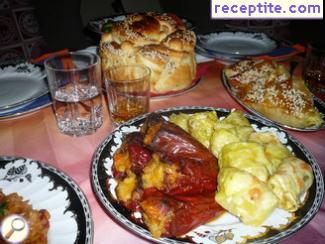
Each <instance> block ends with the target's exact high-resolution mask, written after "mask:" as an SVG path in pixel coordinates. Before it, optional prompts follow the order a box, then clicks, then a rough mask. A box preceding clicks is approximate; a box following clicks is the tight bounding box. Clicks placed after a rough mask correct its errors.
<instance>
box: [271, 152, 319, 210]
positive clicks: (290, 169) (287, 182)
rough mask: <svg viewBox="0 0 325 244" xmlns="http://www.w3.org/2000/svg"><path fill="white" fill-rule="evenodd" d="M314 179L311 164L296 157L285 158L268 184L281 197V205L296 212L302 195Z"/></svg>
mask: <svg viewBox="0 0 325 244" xmlns="http://www.w3.org/2000/svg"><path fill="white" fill-rule="evenodd" d="M313 180H314V176H313V171H312V168H311V167H310V165H309V164H307V163H306V162H304V161H303V160H301V159H298V158H296V157H289V158H286V159H284V160H283V162H282V163H281V164H280V166H279V167H278V169H277V171H276V172H275V174H274V175H272V177H271V178H270V180H269V182H268V184H269V186H270V188H272V191H273V193H274V194H275V195H276V196H277V198H278V199H279V203H280V207H281V208H283V209H285V210H288V211H291V212H294V211H296V210H297V209H298V208H299V206H300V205H301V204H302V196H303V194H305V193H306V192H307V190H308V189H309V188H310V187H311V185H312V183H313Z"/></svg>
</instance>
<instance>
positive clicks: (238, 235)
mask: <svg viewBox="0 0 325 244" xmlns="http://www.w3.org/2000/svg"><path fill="white" fill-rule="evenodd" d="M203 111H215V112H216V113H217V114H218V117H219V118H223V117H225V116H227V115H228V114H229V113H230V110H228V109H222V108H213V107H199V106H198V107H176V108H168V109H162V110H158V111H156V113H159V114H161V115H162V116H164V117H167V116H169V115H171V114H173V113H187V114H193V113H196V112H203ZM147 116H148V114H145V115H142V116H139V117H137V118H135V119H133V120H130V121H128V122H126V123H124V124H122V125H121V126H120V127H118V128H117V129H116V130H115V131H113V132H112V133H111V134H110V135H109V136H108V137H107V138H106V139H105V140H104V141H103V142H102V143H101V144H100V145H99V147H98V148H97V150H96V152H95V154H94V157H93V162H92V172H91V177H92V184H93V189H94V191H95V194H96V196H97V197H98V199H99V201H100V202H101V203H102V205H103V206H104V209H105V210H106V212H107V213H108V214H109V215H110V216H112V217H113V218H114V219H115V220H116V221H117V222H118V223H120V224H121V225H122V226H123V227H125V228H126V229H128V230H130V231H132V232H133V233H135V234H136V235H139V236H141V237H143V238H145V239H147V240H149V241H150V242H156V243H173V244H175V243H187V242H188V241H190V242H191V243H205V244H208V243H211V244H213V243H216V242H217V243H223V241H225V242H224V243H242V242H244V241H245V239H246V238H247V239H248V241H249V242H253V243H278V242H279V241H281V240H283V239H285V238H287V237H288V236H290V235H292V234H294V233H295V232H297V231H298V230H299V229H301V228H302V227H303V226H305V225H306V224H307V223H308V222H309V221H310V220H311V219H312V218H313V217H314V216H315V214H316V213H317V211H318V210H319V208H320V207H321V204H322V200H323V197H324V181H323V176H322V173H321V170H320V167H319V165H318V164H317V162H316V160H315V158H314V157H313V156H312V154H311V153H310V152H309V151H308V150H307V149H306V148H305V147H304V146H303V145H302V144H301V143H300V142H298V141H297V140H296V139H295V138H293V137H292V136H290V135H289V134H287V133H286V132H284V131H283V130H281V129H280V128H278V127H276V126H274V125H273V124H272V123H269V122H267V121H265V120H263V119H261V118H258V117H255V116H252V115H248V114H246V115H245V116H246V117H247V119H248V120H249V121H250V123H251V124H252V126H253V128H254V129H255V130H256V131H269V132H272V133H275V134H276V135H277V136H278V138H279V140H280V141H281V142H282V143H283V144H284V145H286V146H287V147H288V149H289V150H291V151H292V152H293V153H294V154H295V156H296V157H298V158H300V159H302V160H304V161H305V162H307V163H308V164H310V166H311V167H312V169H313V173H314V177H315V179H314V182H313V185H312V186H311V188H310V190H309V193H308V194H306V195H307V196H306V199H305V202H304V205H303V206H302V207H301V208H300V209H299V210H298V211H296V212H295V213H289V212H287V211H284V210H282V209H275V210H274V212H273V213H272V214H271V215H270V216H269V218H268V219H267V220H266V221H265V222H264V223H263V226H260V227H252V226H248V225H245V224H243V223H242V222H241V221H240V220H239V219H238V218H236V217H234V216H233V215H231V214H229V213H227V212H226V213H224V214H223V215H222V216H221V217H219V218H217V219H216V220H214V221H211V222H209V223H206V224H203V225H201V226H199V227H198V228H196V229H194V230H192V231H190V232H189V233H187V234H186V235H185V236H183V237H181V238H160V239H157V238H154V237H153V236H152V235H151V234H150V232H149V231H148V230H147V229H146V228H145V227H144V226H143V225H142V224H141V223H139V222H137V221H136V220H135V218H134V217H132V216H134V215H131V213H130V212H129V211H128V210H126V209H125V208H124V207H123V206H122V204H120V203H119V202H118V200H117V197H116V194H115V187H116V185H117V182H116V181H115V179H114V177H113V174H112V164H113V158H112V157H113V154H114V153H115V152H116V150H117V149H118V148H119V147H120V146H121V144H122V139H123V136H124V135H126V134H128V133H131V132H134V131H139V129H140V126H141V125H142V124H143V122H144V121H145V119H146V117H147ZM139 214H140V213H139ZM220 240H223V241H220Z"/></svg>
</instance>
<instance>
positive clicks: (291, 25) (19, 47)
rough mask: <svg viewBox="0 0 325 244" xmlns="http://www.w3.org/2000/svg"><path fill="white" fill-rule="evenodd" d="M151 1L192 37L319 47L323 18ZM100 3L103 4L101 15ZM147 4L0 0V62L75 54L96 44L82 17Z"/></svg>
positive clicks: (180, 0) (203, 0) (139, 0)
mask: <svg viewBox="0 0 325 244" xmlns="http://www.w3.org/2000/svg"><path fill="white" fill-rule="evenodd" d="M132 1H133V2H132ZM134 1H136V5H135V2H134ZM150 1H153V2H154V4H151V5H155V6H158V7H159V10H160V11H161V12H172V13H175V14H177V15H179V16H182V17H185V18H188V19H190V20H192V21H193V22H194V24H195V25H196V28H195V32H196V33H197V34H202V33H207V32H212V31H213V32H215V31H221V30H234V31H235V30H242V31H255V32H265V33H266V34H268V35H269V36H270V37H272V38H274V39H277V40H289V41H291V42H292V43H300V44H302V45H307V43H309V42H314V41H318V42H323V43H324V38H323V36H324V21H323V20H279V19H274V20H212V19H211V18H210V0H200V1H186V0H160V1H159V0H150ZM85 2H88V3H87V4H88V5H85V4H84V3H85ZM100 2H101V5H99V3H100ZM82 4H83V5H82ZM103 4H106V7H104V8H107V11H106V12H105V11H103V9H102V8H103V7H102V5H103ZM151 5H150V6H149V5H148V0H147V1H145V0H89V1H86V0H0V34H1V37H0V64H6V63H14V62H20V61H21V60H24V59H25V60H28V59H30V58H34V57H37V56H39V55H41V54H42V53H45V52H49V51H57V50H61V49H63V48H68V49H69V50H78V49H82V48H85V47H88V46H90V45H98V43H99V40H100V36H99V35H96V34H94V33H92V32H91V31H89V29H88V28H87V23H85V21H86V22H87V21H88V20H87V19H86V20H85V18H84V16H83V15H85V14H87V15H89V16H93V18H100V17H107V16H108V15H116V14H123V13H125V12H126V10H127V11H128V12H129V11H130V10H131V11H132V9H135V7H136V10H137V11H139V10H140V11H141V10H143V11H149V10H157V7H156V8H155V9H150V8H151ZM82 6H83V8H84V9H83V10H82ZM85 6H86V7H85ZM87 6H88V7H87ZM89 6H91V8H89ZM130 6H131V8H130ZM132 6H133V7H132ZM96 7H97V10H96ZM81 10H82V11H83V13H82V11H81ZM103 13H107V14H106V16H102V15H104V14H103Z"/></svg>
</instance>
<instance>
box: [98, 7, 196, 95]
mask: <svg viewBox="0 0 325 244" xmlns="http://www.w3.org/2000/svg"><path fill="white" fill-rule="evenodd" d="M195 44H196V37H195V34H194V32H192V31H189V30H186V27H185V25H184V24H183V22H182V21H181V20H180V19H179V18H178V17H176V16H175V15H168V14H158V13H153V12H149V13H143V14H131V15H128V16H126V19H125V20H123V21H118V22H115V23H113V26H112V30H111V32H108V33H104V34H103V35H102V38H101V43H100V56H101V59H102V69H103V70H104V71H105V70H108V69H109V67H111V66H116V65H130V64H143V65H145V66H147V67H149V68H150V69H151V78H150V85H151V92H153V93H158V94H159V93H165V92H169V91H178V90H182V89H184V88H187V87H189V86H191V84H192V81H193V80H194V78H195V75H196V59H195V52H194V47H195Z"/></svg>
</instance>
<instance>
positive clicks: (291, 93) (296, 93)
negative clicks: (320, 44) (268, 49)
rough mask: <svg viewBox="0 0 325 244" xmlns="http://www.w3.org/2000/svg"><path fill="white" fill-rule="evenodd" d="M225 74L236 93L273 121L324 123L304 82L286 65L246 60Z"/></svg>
mask: <svg viewBox="0 0 325 244" xmlns="http://www.w3.org/2000/svg"><path fill="white" fill-rule="evenodd" d="M224 73H225V75H226V77H227V80H228V82H229V84H230V86H231V87H232V88H233V92H234V93H235V95H236V96H237V97H238V98H239V99H240V100H241V101H242V102H243V103H244V104H245V105H247V106H249V107H251V108H253V109H254V110H256V111H257V112H259V113H261V114H263V115H264V116H265V117H267V118H269V119H271V120H274V121H276V122H279V123H281V124H284V125H288V126H292V127H296V128H308V127H312V126H320V125H321V124H323V123H324V120H323V118H322V116H321V114H320V113H319V111H318V110H317V109H316V108H315V106H314V102H313V96H312V94H311V93H310V91H309V90H308V89H307V87H306V86H305V84H304V81H303V80H302V79H301V78H299V77H291V76H290V74H289V72H288V71H287V70H286V69H285V67H284V66H283V65H280V64H278V63H276V62H271V61H263V60H242V61H239V62H238V63H235V64H233V65H231V66H229V67H227V68H225V69H224Z"/></svg>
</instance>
